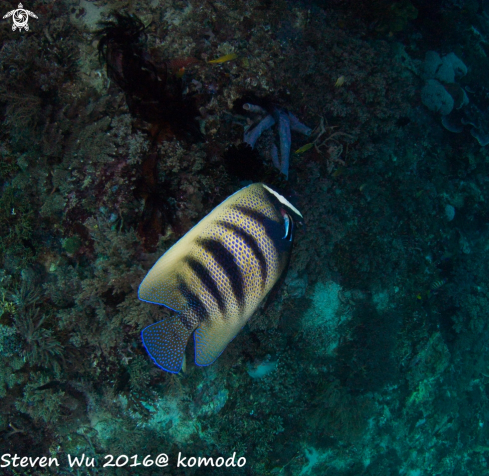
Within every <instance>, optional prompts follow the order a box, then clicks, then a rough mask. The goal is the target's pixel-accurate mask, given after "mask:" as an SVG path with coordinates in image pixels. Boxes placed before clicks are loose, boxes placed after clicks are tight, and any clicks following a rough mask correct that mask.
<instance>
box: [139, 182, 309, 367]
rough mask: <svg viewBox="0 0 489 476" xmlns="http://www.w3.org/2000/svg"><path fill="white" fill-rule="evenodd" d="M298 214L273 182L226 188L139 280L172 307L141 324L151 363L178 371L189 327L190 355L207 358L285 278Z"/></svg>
mask: <svg viewBox="0 0 489 476" xmlns="http://www.w3.org/2000/svg"><path fill="white" fill-rule="evenodd" d="M300 223H302V215H301V214H300V212H299V211H298V210H297V209H296V208H295V207H294V206H293V205H292V204H290V203H289V202H288V201H287V200H286V199H285V198H284V197H282V196H281V195H279V194H278V193H277V192H275V191H274V190H272V189H271V188H270V187H268V186H266V185H264V184H261V183H255V184H252V185H249V186H248V187H245V188H243V189H241V190H239V191H238V192H236V193H235V194H234V195H231V196H230V197H229V198H227V199H226V200H225V201H224V202H223V203H221V204H220V205H219V206H218V207H216V208H215V209H214V210H213V211H212V212H211V213H209V215H207V216H206V217H204V218H203V219H202V220H201V221H200V222H199V223H198V224H197V225H195V226H194V227H193V228H192V229H191V230H190V231H189V232H188V233H187V234H186V235H184V236H183V237H182V238H181V239H180V240H179V241H178V242H177V243H175V244H174V245H173V246H172V247H171V248H170V249H169V250H168V251H167V252H166V253H165V254H164V255H163V256H162V257H161V258H160V259H159V260H158V261H157V262H156V264H155V265H154V266H153V267H152V268H151V270H150V271H149V273H148V274H147V275H146V277H145V278H144V280H143V282H142V283H141V285H140V286H139V291H138V296H139V299H141V300H142V301H145V302H149V303H153V304H160V305H163V306H166V307H168V308H169V309H171V310H173V311H176V314H174V315H173V316H171V317H169V318H166V319H164V320H163V321H160V322H157V323H155V324H152V325H150V326H148V327H146V328H145V329H144V330H143V331H142V339H143V343H144V346H145V348H146V350H147V351H148V353H149V355H150V356H151V358H152V359H153V360H154V361H155V363H156V365H158V366H160V367H161V368H162V369H164V370H166V371H168V372H173V373H177V372H179V371H180V369H181V368H182V362H183V358H184V354H185V348H186V346H187V341H188V338H189V337H190V335H191V334H192V333H193V334H194V342H195V363H196V364H197V365H201V366H205V365H210V364H212V363H213V362H214V361H215V360H216V359H217V358H218V357H219V355H221V353H222V352H223V350H224V349H225V348H226V346H227V345H228V344H229V342H231V340H233V339H234V337H235V336H236V334H237V333H238V332H239V331H240V330H241V328H242V327H243V326H244V325H245V324H246V322H247V321H248V319H249V318H250V317H251V316H252V315H253V313H254V312H255V311H256V310H257V308H258V307H259V306H260V304H261V303H262V302H263V300H264V299H265V297H266V296H267V295H269V298H270V297H271V296H272V295H273V294H275V291H276V290H278V287H279V286H280V285H281V284H282V282H283V280H284V279H285V274H286V272H287V268H288V264H289V261H290V255H291V252H292V243H293V239H294V234H295V225H297V224H300Z"/></svg>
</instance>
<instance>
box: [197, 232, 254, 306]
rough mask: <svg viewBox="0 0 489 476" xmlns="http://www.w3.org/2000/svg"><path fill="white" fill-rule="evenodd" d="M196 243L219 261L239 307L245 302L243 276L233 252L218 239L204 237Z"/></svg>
mask: <svg viewBox="0 0 489 476" xmlns="http://www.w3.org/2000/svg"><path fill="white" fill-rule="evenodd" d="M197 243H198V244H199V245H200V246H202V247H203V248H204V249H205V250H206V251H208V252H209V253H211V254H212V256H213V257H214V259H215V260H216V261H217V262H218V263H219V265H220V266H221V268H222V269H223V270H224V272H225V273H226V275H227V277H228V278H229V282H230V283H231V287H232V289H233V293H234V296H235V297H236V301H237V302H238V305H239V306H240V307H243V306H244V304H245V296H244V288H243V276H242V275H241V271H240V270H239V267H238V265H237V264H236V261H235V260H234V256H233V254H232V253H231V252H230V251H228V249H227V248H226V247H225V246H224V245H223V244H222V243H220V242H219V241H216V240H212V239H206V240H199V241H197Z"/></svg>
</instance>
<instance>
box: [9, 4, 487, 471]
mask: <svg viewBox="0 0 489 476" xmlns="http://www.w3.org/2000/svg"><path fill="white" fill-rule="evenodd" d="M17 5H18V3H17V2H12V1H8V2H6V4H5V11H4V13H3V14H2V16H3V15H4V14H5V13H7V11H10V10H12V9H15V8H16V7H17ZM26 8H28V9H29V10H30V11H32V12H34V13H35V14H36V15H37V16H38V19H37V20H35V22H32V24H30V29H29V31H28V32H27V31H22V32H19V31H13V30H12V23H11V19H9V18H7V19H4V20H2V22H1V23H0V121H1V123H2V127H1V129H0V397H1V398H0V437H1V438H0V444H1V447H2V454H7V453H9V454H15V453H17V454H19V455H22V456H27V457H29V456H31V457H34V458H35V457H41V456H46V457H49V456H52V457H57V458H59V461H60V464H61V467H60V468H57V469H56V470H57V471H59V473H60V474H76V473H77V472H78V474H80V475H81V474H88V472H90V474H104V475H107V476H111V475H117V476H126V475H127V476H128V475H132V474H133V473H134V471H138V470H134V468H131V467H129V466H127V465H126V466H121V467H119V468H115V467H108V468H102V464H103V463H104V462H105V461H104V457H105V456H106V455H108V454H112V455H135V454H137V455H151V457H155V456H157V455H158V454H161V453H165V454H167V455H168V457H169V461H170V465H169V466H168V467H164V468H158V469H156V468H155V467H153V468H148V469H147V472H148V474H153V473H154V474H156V473H157V474H162V475H166V474H177V472H178V471H179V472H180V473H181V474H185V475H189V476H191V475H194V474H204V475H205V474H213V475H220V474H233V475H247V476H255V475H260V476H264V475H277V474H280V475H284V476H292V475H311V476H314V475H323V474H328V475H331V474H334V475H337V476H348V475H374V474H375V475H388V474H389V475H390V474H407V475H418V474H439V475H458V474H464V475H465V474H466V475H480V474H484V473H485V472H487V465H488V462H487V454H488V447H487V440H488V438H489V426H488V425H487V422H486V421H485V420H486V419H485V416H486V415H487V413H488V405H489V398H488V395H487V393H488V388H489V387H488V384H489V358H488V355H489V353H488V344H487V343H488V340H489V327H488V325H487V319H486V318H485V316H486V314H487V307H488V305H489V295H488V291H487V290H488V289H489V265H488V260H487V243H488V238H489V237H488V228H487V223H488V221H489V213H488V211H487V201H488V200H489V183H488V180H487V177H488V176H489V165H488V164H489V160H488V159H489V152H488V150H487V146H486V144H487V136H488V117H489V115H488V105H489V104H488V99H487V87H486V82H487V78H486V75H487V73H486V72H487V71H488V68H489V60H488V53H489V52H488V49H487V44H488V39H489V20H488V18H489V6H488V4H487V2H473V1H455V0H453V1H452V0H446V1H443V2H421V1H418V0H416V1H415V0H412V1H396V2H393V1H392V0H375V1H366V0H358V1H339V0H338V1H336V0H335V1H330V2H324V1H320V0H317V1H312V2H294V1H292V0H277V1H275V2H271V1H267V0H250V1H247V2H238V1H234V0H233V1H229V2H214V1H208V2H198V1H194V0H190V1H181V0H171V1H170V0H162V1H160V2H155V1H150V0H135V1H127V0H123V1H118V2H116V1H115V0H97V1H88V0H81V1H74V0H60V1H56V2H54V1H48V0H33V1H32V2H31V3H30V4H29V5H28V6H27V5H26ZM114 11H115V12H116V13H113V12H114ZM100 23H102V25H100ZM101 28H102V29H103V31H102V32H98V31H99V30H100V29H101ZM97 32H98V33H97ZM99 52H101V53H102V60H103V62H102V64H101V62H100V58H99ZM435 52H436V53H435ZM216 58H217V60H218V61H214V62H212V60H215V59H216ZM464 65H466V67H464ZM435 81H436V83H435ZM426 84H430V85H431V86H432V87H433V88H435V86H436V89H437V91H438V92H439V93H440V95H439V96H440V97H442V96H443V97H444V98H445V100H446V101H445V102H444V105H445V106H446V104H448V103H449V102H450V100H449V99H448V96H449V97H450V98H451V100H452V101H453V107H452V111H451V112H450V114H448V115H446V116H444V117H443V118H442V123H440V119H439V115H437V114H438V113H434V112H433V111H430V109H428V107H426V106H425V104H426V103H427V102H428V99H429V100H430V101H431V102H430V103H429V104H432V105H433V108H435V109H438V110H439V109H440V102H439V101H438V102H436V104H435V102H433V101H432V100H433V99H436V98H437V97H438V95H433V94H432V93H433V91H426V90H425V89H424V88H425V87H426ZM428 93H430V94H428ZM447 95H448V96H447ZM435 96H436V97H435ZM443 97H442V100H443ZM467 99H468V100H469V102H468V103H467ZM423 102H424V103H425V104H423ZM245 104H247V106H246V107H245V108H243V105H245ZM448 105H449V104H448ZM272 106H273V107H272ZM257 107H258V108H257ZM447 109H448V108H447ZM288 111H292V112H293V115H291V114H290V113H289V112H288ZM443 112H445V110H444V111H443ZM270 117H271V119H272V120H273V121H274V122H275V125H272V120H270ZM296 117H297V118H299V119H300V121H301V122H302V123H304V124H307V125H310V126H311V128H313V130H312V131H310V130H309V129H308V128H303V127H302V126H301V125H300V124H298V123H296V122H294V121H295V118H296ZM267 118H268V119H267ZM263 120H265V123H263V122H262V121H263ZM259 124H261V125H260V126H259V129H256V127H258V125H259ZM280 124H281V128H279V131H278V132H279V134H278V135H279V136H280V137H279V140H278V141H277V138H276V137H275V134H276V132H277V130H276V128H277V126H280ZM267 127H268V128H267ZM294 127H298V128H299V129H300V131H299V134H295V133H294V132H292V133H291V134H290V131H291V130H292V131H293V129H294ZM243 130H246V132H245V134H246V135H245V137H243ZM455 132H456V133H455ZM304 133H305V134H304ZM289 136H290V137H289ZM472 136H474V137H475V139H476V140H474V137H472ZM258 137H259V138H258ZM289 138H290V142H289ZM243 139H244V140H243ZM280 139H281V143H280ZM248 141H249V142H250V143H252V144H254V146H255V148H254V149H251V148H250V147H247V146H246V144H245V142H248ZM279 149H282V150H281V151H280V154H279ZM293 151H295V153H293ZM274 157H275V165H274V161H273V160H274ZM287 173H288V180H285V176H286V175H287ZM249 181H254V182H266V183H267V184H269V185H270V186H272V187H273V188H274V189H277V190H278V191H279V192H280V193H281V194H282V195H283V196H284V197H286V198H287V199H288V200H289V201H290V202H291V203H293V204H294V205H297V207H298V209H300V210H301V212H302V214H303V215H304V219H305V222H306V229H305V230H301V231H299V233H297V236H296V242H295V249H294V252H293V255H292V258H291V263H290V271H289V274H288V278H287V280H286V282H285V285H284V287H283V290H282V291H281V292H280V293H279V294H278V295H277V296H276V299H275V300H274V302H273V303H271V305H270V306H269V307H268V308H266V309H261V310H259V311H258V312H257V313H256V315H255V316H254V317H253V318H252V319H251V320H250V321H249V323H248V324H247V326H245V327H244V328H243V329H242V331H241V332H240V333H239V334H238V335H237V337H236V338H235V339H234V340H233V341H232V342H231V343H230V344H229V346H228V348H227V350H226V352H224V353H223V354H222V356H221V357H220V358H219V360H218V361H217V362H216V363H215V364H214V365H213V366H212V367H211V368H204V369H203V368H200V367H196V366H195V365H194V364H193V360H194V359H193V355H192V354H193V349H192V348H191V346H189V348H188V349H187V353H186V358H185V361H186V365H185V366H184V370H183V371H182V372H181V373H179V374H178V375H167V374H165V373H164V372H162V371H160V370H159V369H158V368H156V367H155V366H153V365H152V363H151V362H150V361H149V359H148V357H147V355H146V352H145V350H144V348H143V346H142V344H141V341H140V332H141V330H142V329H143V328H144V327H146V326H148V325H150V324H152V323H154V322H157V321H161V320H162V319H164V318H165V317H167V316H168V313H167V311H165V310H163V309H160V308H158V307H156V306H144V305H142V304H141V303H140V302H139V301H138V299H137V289H138V286H139V284H140V282H141V280H142V279H143V277H144V276H145V274H146V273H147V272H148V270H149V269H150V268H151V266H152V265H153V264H154V262H155V260H156V259H157V257H159V256H161V255H162V254H163V253H164V252H165V251H166V250H168V249H169V248H170V247H171V246H172V245H173V244H174V243H175V242H176V241H177V240H178V239H179V238H180V237H181V236H183V235H184V234H185V233H186V232H187V231H188V230H189V229H191V228H192V227H193V226H194V225H195V224H196V223H197V222H198V221H199V220H200V219H201V218H202V217H203V216H205V215H206V214H208V213H209V212H210V211H211V210H212V209H214V208H215V207H216V206H217V205H218V204H219V203H221V202H222V201H223V199H224V198H225V197H227V196H229V195H231V194H232V193H234V192H235V191H237V190H239V189H240V188H242V187H243V186H245V185H247V184H248V183H249ZM179 453H182V455H183V456H185V457H187V462H188V458H189V457H191V456H195V457H196V458H198V457H207V458H214V460H216V459H217V458H219V457H223V458H228V457H231V456H232V455H233V453H236V458H238V457H245V458H246V465H245V466H244V467H242V468H238V467H237V466H236V467H233V468H226V467H219V468H218V467H207V468H198V467H197V466H194V467H187V468H183V467H182V468H176V461H177V458H178V454H179ZM83 454H85V456H87V457H90V458H92V457H93V458H95V460H96V462H97V465H96V467H95V468H93V470H92V468H90V470H87V471H85V469H79V470H78V469H70V468H69V467H68V465H67V457H68V455H70V456H71V457H75V456H76V457H81V455H83ZM2 471H4V472H3V473H2V474H5V475H6V476H13V475H20V474H22V475H27V474H31V475H34V474H35V475H36V476H45V475H46V476H47V475H48V474H52V471H53V470H52V469H48V468H41V467H30V468H20V467H17V468H15V467H13V466H10V467H8V468H2ZM143 471H144V470H143ZM180 473H179V474H180Z"/></svg>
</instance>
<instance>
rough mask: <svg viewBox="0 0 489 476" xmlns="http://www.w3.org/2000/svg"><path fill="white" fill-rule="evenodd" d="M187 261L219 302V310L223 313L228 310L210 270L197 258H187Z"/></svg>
mask: <svg viewBox="0 0 489 476" xmlns="http://www.w3.org/2000/svg"><path fill="white" fill-rule="evenodd" d="M185 261H186V262H187V263H188V265H189V266H190V268H192V271H193V272H194V273H195V274H196V275H197V277H198V278H199V279H200V282H201V283H202V284H203V285H204V286H205V288H206V289H207V291H209V293H211V294H212V296H213V297H214V299H215V300H216V302H217V305H218V307H219V310H220V311H221V313H222V314H225V312H226V303H225V302H224V298H223V297H222V294H221V291H219V288H218V287H217V283H216V281H215V280H214V277H213V276H212V275H211V273H209V271H208V270H207V269H206V268H205V267H204V266H203V265H202V263H200V262H199V261H197V260H196V259H195V258H188V257H187V258H185Z"/></svg>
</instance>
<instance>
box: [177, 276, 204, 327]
mask: <svg viewBox="0 0 489 476" xmlns="http://www.w3.org/2000/svg"><path fill="white" fill-rule="evenodd" d="M178 290H179V291H180V292H181V293H182V296H184V297H185V299H186V300H187V305H188V307H189V308H191V309H193V311H194V312H195V313H196V314H197V316H198V318H199V321H200V322H202V321H205V320H207V319H208V318H209V313H208V312H207V309H206V307H205V306H204V303H203V302H202V301H201V300H200V298H199V296H197V294H195V293H193V292H192V291H191V290H190V288H189V287H188V286H187V284H186V283H185V281H184V280H183V279H182V278H181V277H179V279H178ZM180 318H181V321H182V324H183V325H184V326H185V327H186V328H187V329H188V330H193V329H194V328H195V325H194V324H195V323H192V322H191V321H190V319H189V318H188V316H187V315H186V314H185V313H183V312H182V313H181V314H180Z"/></svg>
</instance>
